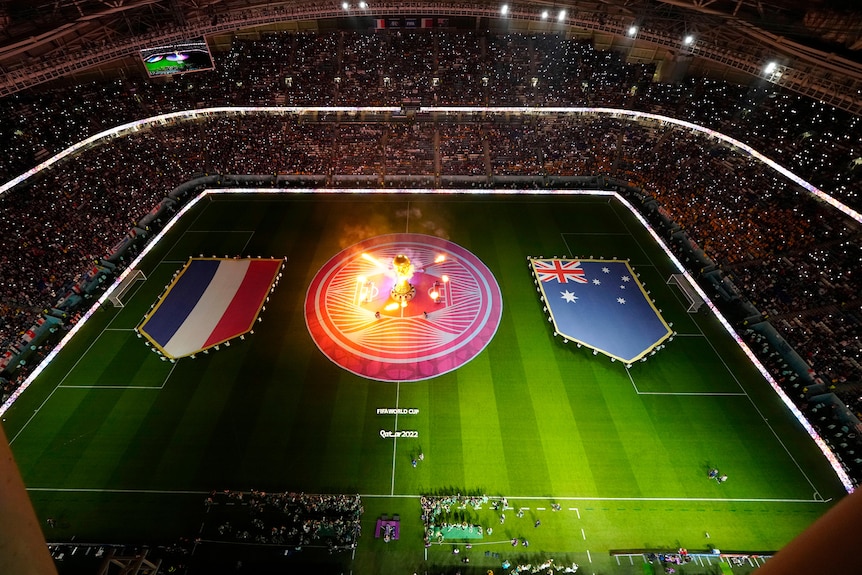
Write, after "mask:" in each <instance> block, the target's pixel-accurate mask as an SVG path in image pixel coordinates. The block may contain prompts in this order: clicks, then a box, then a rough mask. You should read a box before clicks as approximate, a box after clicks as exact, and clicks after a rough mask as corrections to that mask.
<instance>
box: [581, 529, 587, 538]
mask: <svg viewBox="0 0 862 575" xmlns="http://www.w3.org/2000/svg"><path fill="white" fill-rule="evenodd" d="M581 537H583V538H584V541H586V540H587V534H586V533H584V528H583V527H581Z"/></svg>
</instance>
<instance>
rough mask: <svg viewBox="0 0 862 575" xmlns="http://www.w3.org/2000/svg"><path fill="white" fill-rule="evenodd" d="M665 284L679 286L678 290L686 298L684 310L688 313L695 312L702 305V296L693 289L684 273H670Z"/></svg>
mask: <svg viewBox="0 0 862 575" xmlns="http://www.w3.org/2000/svg"><path fill="white" fill-rule="evenodd" d="M667 284H668V285H675V286H677V287H679V289H680V291H681V292H682V293H683V295H685V299H686V300H688V310H686V311H688V313H695V312H696V311H697V310H699V309H700V306H702V305H703V298H702V297H700V294H699V293H698V292H697V290H696V289H694V287H693V286H692V285H691V282H689V281H688V278H687V277H685V275H683V274H671V275H670V277H669V278H668V280H667Z"/></svg>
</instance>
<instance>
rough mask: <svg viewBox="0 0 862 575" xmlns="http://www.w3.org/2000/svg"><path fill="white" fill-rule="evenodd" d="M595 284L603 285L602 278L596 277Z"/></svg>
mask: <svg viewBox="0 0 862 575" xmlns="http://www.w3.org/2000/svg"><path fill="white" fill-rule="evenodd" d="M593 284H595V285H597V286H600V285H602V282H601V280H600V279H598V278H597V279H594V280H593Z"/></svg>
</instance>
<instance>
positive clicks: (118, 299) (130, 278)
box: [108, 270, 147, 307]
mask: <svg viewBox="0 0 862 575" xmlns="http://www.w3.org/2000/svg"><path fill="white" fill-rule="evenodd" d="M146 279H147V276H145V275H144V272H142V271H141V270H132V271H131V273H129V275H127V276H126V277H124V278H123V281H121V282H120V285H118V286H117V287H115V288H114V291H112V292H111V293H110V295H108V301H109V302H111V303H112V304H113V305H114V307H125V306H124V305H123V298H124V297H125V296H126V294H127V293H128V292H129V289H131V287H132V286H133V285H135V283H137V282H138V281H139V280H140V281H143V280H146Z"/></svg>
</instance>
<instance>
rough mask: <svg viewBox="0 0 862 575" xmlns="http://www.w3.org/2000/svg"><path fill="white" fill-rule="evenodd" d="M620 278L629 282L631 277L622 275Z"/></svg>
mask: <svg viewBox="0 0 862 575" xmlns="http://www.w3.org/2000/svg"><path fill="white" fill-rule="evenodd" d="M622 280H623V281H624V282H630V281H632V278H630V277H629V276H623V277H622Z"/></svg>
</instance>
